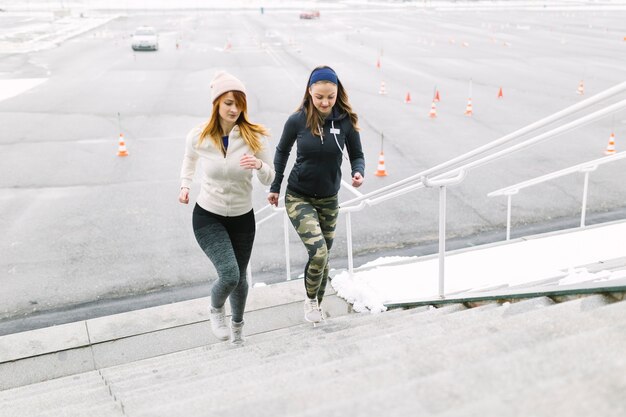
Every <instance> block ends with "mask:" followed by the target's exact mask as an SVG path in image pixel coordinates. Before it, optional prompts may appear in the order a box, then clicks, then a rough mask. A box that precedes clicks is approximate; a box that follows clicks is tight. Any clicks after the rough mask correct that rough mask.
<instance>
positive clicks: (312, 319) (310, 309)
mask: <svg viewBox="0 0 626 417" xmlns="http://www.w3.org/2000/svg"><path fill="white" fill-rule="evenodd" d="M304 319H305V320H306V321H308V322H309V323H319V322H320V321H322V310H320V306H319V305H318V304H317V298H313V299H311V298H306V299H305V300H304Z"/></svg>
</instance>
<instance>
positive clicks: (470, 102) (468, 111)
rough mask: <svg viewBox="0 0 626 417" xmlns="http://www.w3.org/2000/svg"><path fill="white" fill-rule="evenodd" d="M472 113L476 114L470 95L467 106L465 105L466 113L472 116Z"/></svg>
mask: <svg viewBox="0 0 626 417" xmlns="http://www.w3.org/2000/svg"><path fill="white" fill-rule="evenodd" d="M472 114H474V111H473V110H472V98H471V97H470V98H468V99H467V106H465V115H466V116H471V115H472Z"/></svg>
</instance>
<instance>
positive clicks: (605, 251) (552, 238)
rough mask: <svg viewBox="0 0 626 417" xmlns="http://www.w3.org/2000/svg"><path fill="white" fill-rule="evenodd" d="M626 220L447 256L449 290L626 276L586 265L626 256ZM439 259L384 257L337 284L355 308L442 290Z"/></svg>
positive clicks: (339, 278)
mask: <svg viewBox="0 0 626 417" xmlns="http://www.w3.org/2000/svg"><path fill="white" fill-rule="evenodd" d="M624 236H626V222H622V223H616V224H609V225H603V226H597V227H590V228H586V229H582V230H576V231H570V232H564V233H556V234H548V235H543V236H541V237H535V238H530V239H527V240H526V239H522V240H518V241H515V242H513V243H508V244H506V243H503V244H493V245H485V246H484V247H483V248H474V249H472V250H463V251H458V252H455V253H451V254H449V255H448V256H446V261H445V291H444V292H445V293H446V294H449V293H452V292H459V291H467V290H477V289H481V288H482V289H486V288H489V287H494V286H498V285H506V284H508V285H519V284H524V283H528V282H532V281H537V280H541V279H547V278H555V279H557V278H559V285H566V284H574V283H579V282H583V281H606V280H611V279H618V278H624V277H626V270H621V271H614V272H610V271H600V272H598V273H590V272H589V271H588V270H587V269H586V268H584V267H583V265H588V264H592V263H596V262H602V261H607V260H610V259H615V258H621V257H624V256H626V252H625V250H624ZM438 262H439V261H438V259H437V258H433V257H426V259H424V260H422V259H420V258H418V257H405V258H400V257H395V258H393V259H390V258H380V259H378V260H376V261H373V262H370V263H368V264H365V265H363V266H361V267H359V268H357V269H355V270H354V273H353V274H352V275H351V274H350V273H349V272H348V271H345V272H342V273H340V274H338V275H336V276H335V277H334V278H333V280H332V286H333V287H334V289H335V291H336V292H337V294H338V295H339V296H340V297H342V298H344V299H346V300H347V301H348V302H350V303H353V304H354V309H355V310H356V311H368V310H369V311H371V312H380V311H384V310H385V306H384V303H389V302H401V301H407V300H411V299H423V298H430V297H432V298H436V297H437V296H438V285H439V281H438V274H439V272H438Z"/></svg>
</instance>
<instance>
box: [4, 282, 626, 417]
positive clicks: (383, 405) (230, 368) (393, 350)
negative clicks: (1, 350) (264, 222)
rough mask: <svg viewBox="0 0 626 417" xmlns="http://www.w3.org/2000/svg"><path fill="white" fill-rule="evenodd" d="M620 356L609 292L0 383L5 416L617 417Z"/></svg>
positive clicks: (413, 315) (297, 332) (624, 334)
mask: <svg viewBox="0 0 626 417" xmlns="http://www.w3.org/2000/svg"><path fill="white" fill-rule="evenodd" d="M618 297H620V298H623V294H622V295H621V296H619V295H618ZM207 331H208V329H207ZM146 348H147V349H150V347H146ZM625 352H626V302H625V301H621V300H618V299H616V298H614V297H609V296H605V295H599V294H596V295H589V296H584V297H579V298H575V299H571V300H569V301H565V302H561V303H555V302H554V301H553V300H552V299H550V298H547V297H537V298H532V299H528V300H522V301H518V302H515V303H509V302H505V303H503V304H500V303H498V302H491V303H486V304H483V305H480V306H477V307H473V308H469V307H467V306H466V304H462V303H459V304H449V305H445V306H442V307H441V308H435V307H433V306H422V307H418V308H412V309H407V310H401V309H395V310H390V311H388V312H385V313H381V314H376V315H370V314H367V315H359V314H347V315H343V316H339V317H334V318H330V319H328V320H327V322H326V323H325V324H323V325H320V326H318V327H315V328H314V327H313V326H312V325H310V324H297V325H292V326H289V327H284V328H281V329H277V330H272V331H266V332H260V333H257V334H254V335H250V336H248V340H247V343H246V344H245V346H243V347H233V346H231V345H229V344H228V343H227V342H223V343H212V344H206V345H203V346H200V347H196V348H193V349H187V350H184V351H180V352H176V353H169V354H164V355H161V356H157V357H153V358H148V359H143V360H137V361H132V362H129V363H125V364H121V365H117V366H111V367H104V368H101V369H97V370H94V371H89V372H83V373H79V374H75V375H69V376H66V377H62V378H57V379H53V380H50V381H45V382H39V383H35V384H30V385H26V386H21V387H16V388H11V389H7V390H4V391H0V416H1V417H21V416H29V417H33V416H37V417H47V416H89V417H97V416H133V417H139V416H185V417H194V416H220V417H221V416H254V417H256V416H259V417H261V416H268V417H270V416H271V417H280V416H311V417H313V416H325V417H330V416H347V415H351V416H380V415H385V416H407V415H412V416H430V415H433V416H435V415H436V416H450V417H452V416H481V417H483V416H485V415H487V416H491V415H494V416H495V415H499V416H503V415H505V416H518V415H519V416H568V417H571V416H590V415H597V416H603V417H611V416H616V417H617V416H620V417H622V416H624V415H626V401H624V399H623V397H624V392H626V355H625Z"/></svg>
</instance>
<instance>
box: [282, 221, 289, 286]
mask: <svg viewBox="0 0 626 417" xmlns="http://www.w3.org/2000/svg"><path fill="white" fill-rule="evenodd" d="M283 235H284V238H285V269H286V273H287V279H286V281H290V280H291V257H290V256H289V215H288V214H287V209H285V215H284V216H283Z"/></svg>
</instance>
